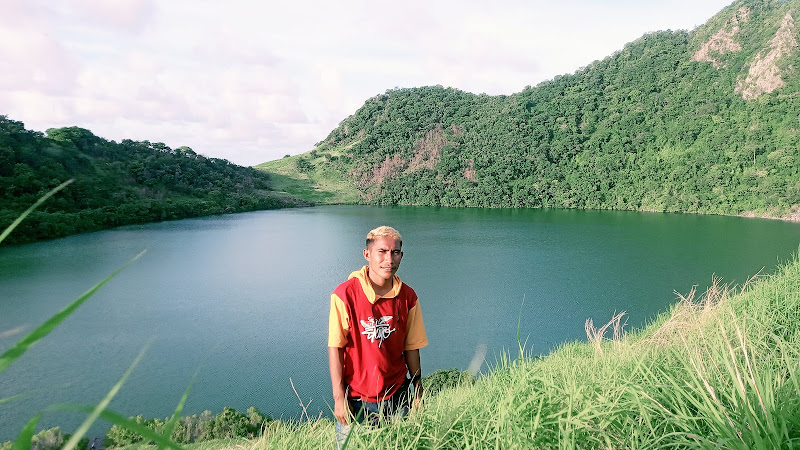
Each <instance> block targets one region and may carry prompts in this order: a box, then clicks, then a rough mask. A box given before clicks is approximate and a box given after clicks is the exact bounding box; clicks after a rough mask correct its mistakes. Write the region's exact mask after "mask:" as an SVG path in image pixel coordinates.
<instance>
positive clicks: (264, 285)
mask: <svg viewBox="0 0 800 450" xmlns="http://www.w3.org/2000/svg"><path fill="white" fill-rule="evenodd" d="M384 224H386V225H391V226H394V227H395V228H397V229H398V230H399V231H400V232H401V233H402V234H403V238H404V243H403V250H404V254H405V256H404V258H403V263H402V265H401V267H400V270H399V272H398V275H399V276H400V277H401V278H402V279H403V280H404V281H405V282H407V283H408V284H409V285H411V286H412V287H414V289H415V290H416V291H417V293H418V294H419V296H420V301H421V305H422V312H423V316H424V320H425V325H426V329H427V334H428V340H429V341H430V345H429V346H428V347H426V348H424V349H422V351H421V355H422V367H423V372H424V373H430V372H431V371H434V370H437V369H449V368H457V369H461V370H465V369H466V368H467V367H468V366H469V364H470V361H471V360H472V358H473V356H474V355H475V353H476V349H481V348H485V349H486V351H487V353H486V361H487V363H485V364H484V365H483V366H482V370H483V371H484V372H486V368H487V364H489V365H491V364H492V363H493V361H495V360H496V358H497V357H499V354H500V352H501V351H503V349H508V350H509V351H511V352H512V353H513V354H516V352H517V348H518V344H517V332H518V324H519V333H520V336H521V338H522V340H523V341H525V342H526V343H527V348H528V349H529V350H530V351H531V352H532V353H534V354H546V353H548V352H550V351H552V350H553V349H555V348H557V346H558V345H559V344H561V343H564V342H568V341H574V340H585V339H586V337H585V332H584V323H585V321H586V319H589V318H591V319H593V321H594V323H595V324H604V323H605V322H607V321H608V320H609V319H611V317H612V316H613V315H614V314H615V313H616V312H621V311H626V312H627V316H626V317H627V329H631V328H636V327H640V326H642V325H644V324H645V323H647V322H648V321H649V320H651V319H653V318H654V317H655V316H656V315H657V314H658V313H659V312H663V311H666V310H667V309H668V307H669V305H671V304H673V303H675V302H676V299H677V295H676V292H678V293H682V294H686V293H688V292H689V291H690V290H691V289H692V287H693V286H695V285H696V286H698V290H699V291H701V292H702V291H703V290H704V288H705V286H707V285H708V284H710V282H711V280H712V277H713V276H717V277H721V278H722V280H723V282H727V283H732V284H739V285H741V284H742V283H744V282H746V281H747V280H748V278H750V277H751V276H753V275H755V274H756V273H758V272H759V271H762V273H771V272H772V271H773V270H774V269H775V267H776V265H778V264H779V263H780V262H783V261H786V260H788V259H789V258H791V257H792V255H793V254H794V253H796V252H797V250H798V245H800V224H796V223H787V222H782V221H774V220H763V219H745V218H737V217H718V216H696V215H677V214H660V213H638V212H609V211H578V210H507V209H500V210H485V209H459V208H452V209H448V208H424V207H366V206H331V207H315V208H303V209H287V210H278V211H262V212H253V213H245V214H236V215H226V216H215V217H207V218H201V219H190V220H182V221H176V222H164V223H157V224H148V225H141V226H129V227H122V228H118V229H114V230H110V231H103V232H98V233H90V234H83V235H77V236H71V237H68V238H64V239H58V240H54V241H50V242H42V243H36V244H30V245H24V246H18V247H0V352H2V351H5V350H7V349H8V348H9V347H10V346H11V345H13V344H14V343H15V342H16V341H17V340H19V339H20V338H22V337H23V336H24V335H25V334H27V333H28V332H30V331H31V330H32V329H33V328H35V327H36V326H38V325H39V324H41V323H42V322H43V321H45V320H46V319H47V318H49V317H50V316H52V315H53V314H55V313H56V312H58V311H59V310H61V309H62V308H63V307H64V306H66V305H67V304H68V303H70V302H71V301H72V300H74V299H75V298H77V297H78V296H79V295H81V294H82V293H83V292H85V291H86V290H87V289H88V288H89V287H91V286H92V285H94V284H95V283H97V282H99V281H101V280H102V279H103V278H105V277H106V276H107V275H109V274H110V273H112V272H113V271H114V270H116V269H117V268H119V267H121V266H122V265H123V264H125V262H126V261H128V260H129V259H130V258H132V257H133V256H135V255H136V254H138V253H139V252H141V251H142V250H145V249H146V250H147V253H146V254H145V255H144V256H143V257H142V258H141V259H140V260H139V261H138V262H136V263H135V264H133V265H131V266H130V267H128V268H127V269H126V270H125V271H123V272H122V273H121V274H120V275H119V276H118V277H117V278H115V279H114V280H112V281H111V282H110V283H108V284H107V285H106V286H105V287H103V288H102V289H101V290H100V291H99V292H98V293H97V294H96V295H95V296H94V297H92V298H91V299H89V300H88V301H87V302H86V303H85V304H84V305H83V306H82V307H81V308H80V309H79V310H78V311H77V312H76V313H75V314H73V315H72V316H71V317H69V318H68V319H67V320H66V321H65V322H64V323H63V324H62V325H61V326H59V327H58V328H57V329H56V330H55V331H53V332H52V333H51V334H50V335H49V336H47V337H46V338H45V339H44V340H42V341H40V342H39V343H37V344H36V345H35V346H34V347H33V348H31V349H30V350H29V351H28V352H27V353H26V354H25V355H24V356H23V357H21V358H20V359H19V360H17V361H16V362H15V363H14V364H12V365H11V366H10V367H9V368H8V369H6V370H5V371H4V372H2V373H0V399H2V398H7V397H11V396H14V395H17V394H22V395H21V396H20V397H19V398H15V399H13V400H11V401H8V402H5V403H2V404H0V442H2V441H7V440H12V439H15V438H16V436H17V434H18V433H19V431H20V429H21V428H22V427H23V425H24V424H25V423H26V422H27V421H28V420H29V419H30V418H32V417H33V416H34V415H35V414H36V413H38V412H40V411H42V410H43V409H44V408H45V407H47V406H48V405H52V404H56V403H81V404H95V403H97V402H98V401H100V400H101V399H102V398H103V396H104V395H105V394H106V393H107V392H108V390H109V389H110V388H111V387H112V386H113V385H114V384H115V383H116V382H117V380H118V379H119V377H120V376H121V375H122V374H123V373H124V371H125V370H126V369H127V367H128V366H129V365H130V363H131V362H132V361H133V360H134V358H135V357H136V355H137V354H138V353H139V351H140V350H141V349H142V348H143V347H144V346H146V345H149V347H148V350H147V353H146V355H145V357H144V359H143V360H142V362H141V363H140V365H139V366H138V367H137V369H136V370H135V372H134V373H133V375H132V376H131V377H130V379H129V380H128V382H127V383H126V384H125V385H124V386H123V388H122V389H121V390H120V392H119V394H118V395H117V397H116V398H115V399H114V400H113V401H112V403H111V409H113V410H115V411H117V412H119V413H121V414H123V415H126V416H132V415H137V414H142V415H144V416H145V417H146V418H152V417H160V418H164V417H167V416H169V415H171V414H172V411H174V409H175V406H176V405H177V404H178V402H179V400H180V397H181V395H182V394H183V392H184V390H185V389H186V387H187V386H188V385H189V383H190V381H191V380H192V377H193V375H195V374H197V376H196V379H195V382H194V385H193V387H192V390H191V392H190V395H189V398H188V401H187V403H186V406H185V407H184V415H186V414H200V413H201V412H202V411H203V410H206V409H208V410H211V411H212V412H213V413H214V414H216V413H219V412H221V411H222V408H223V406H231V407H234V408H236V409H237V410H239V411H245V410H246V409H247V408H248V407H250V406H256V407H258V408H259V409H260V410H261V411H262V412H263V413H265V414H269V415H272V416H273V417H275V418H279V417H283V418H287V419H288V418H298V417H299V416H300V413H301V411H302V410H301V407H300V401H301V400H302V402H303V403H304V404H306V405H308V411H309V413H310V414H312V415H317V414H319V413H320V412H323V413H324V414H329V409H330V408H331V404H332V400H331V398H330V397H331V394H330V379H329V376H328V370H327V349H326V345H327V344H326V337H327V319H328V307H329V298H330V297H329V296H330V292H331V291H332V290H333V288H334V287H335V286H336V285H337V284H338V283H340V282H342V281H344V280H345V279H346V278H347V275H348V274H349V273H350V272H351V271H352V270H355V269H358V268H360V267H361V266H362V265H363V264H364V260H363V257H362V255H361V249H362V248H363V246H364V236H365V235H366V233H367V231H369V230H370V229H371V228H374V227H376V226H378V225H384ZM292 383H293V384H294V388H295V389H296V391H297V394H298V395H299V396H300V399H298V398H297V395H296V394H295V392H294V390H293V389H292ZM82 419H83V417H82V416H81V415H79V414H77V413H75V414H72V413H55V412H47V413H45V415H44V416H43V418H42V420H41V421H40V425H41V426H44V427H50V426H55V425H61V426H62V429H63V430H64V431H65V432H73V431H74V429H75V427H76V426H77V425H78V424H79V423H80V421H82ZM107 426H108V424H106V423H102V422H101V423H99V424H98V425H97V426H96V427H95V428H94V429H93V433H95V434H97V433H99V432H102V430H103V429H104V428H106V427H107ZM98 430H99V431H98Z"/></svg>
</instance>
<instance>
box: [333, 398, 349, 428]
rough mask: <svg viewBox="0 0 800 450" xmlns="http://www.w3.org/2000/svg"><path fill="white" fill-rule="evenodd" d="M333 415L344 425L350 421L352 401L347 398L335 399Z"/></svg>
mask: <svg viewBox="0 0 800 450" xmlns="http://www.w3.org/2000/svg"><path fill="white" fill-rule="evenodd" d="M333 415H334V416H336V420H338V421H339V423H340V424H342V425H347V424H349V423H350V403H349V402H348V401H347V399H346V398H343V399H336V400H334V405H333Z"/></svg>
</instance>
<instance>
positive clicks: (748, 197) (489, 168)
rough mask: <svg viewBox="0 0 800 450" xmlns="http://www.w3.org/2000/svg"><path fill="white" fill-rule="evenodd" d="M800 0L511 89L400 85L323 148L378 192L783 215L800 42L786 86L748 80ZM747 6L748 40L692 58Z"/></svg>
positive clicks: (666, 36) (795, 154) (795, 193)
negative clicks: (759, 87)
mask: <svg viewBox="0 0 800 450" xmlns="http://www.w3.org/2000/svg"><path fill="white" fill-rule="evenodd" d="M798 3H799V2H798V1H797V0H792V1H787V2H778V1H771V0H767V1H761V0H744V1H739V2H736V3H734V4H733V5H731V6H730V7H728V8H726V9H725V10H723V12H722V13H720V15H719V17H715V18H714V19H712V20H711V21H710V22H709V24H710V25H708V26H706V27H702V28H699V29H698V30H695V31H693V32H691V33H688V32H684V31H661V32H656V33H650V34H647V35H645V36H643V37H641V38H640V39H637V40H636V41H634V42H631V43H630V44H628V45H626V46H625V47H624V48H623V49H622V50H620V51H618V52H616V53H615V54H613V55H611V56H610V57H608V58H606V59H604V60H602V61H595V62H593V63H591V64H589V65H588V66H587V67H585V68H582V69H581V70H579V71H577V72H575V73H574V74H569V75H564V76H558V77H556V78H555V79H553V80H550V81H547V82H544V83H541V84H539V85H538V86H535V87H530V86H529V87H526V88H525V89H523V90H522V91H521V92H519V93H517V94H513V95H509V96H487V95H474V94H470V93H466V92H462V91H459V90H456V89H451V88H443V87H441V86H429V87H422V88H412V89H393V90H389V91H387V92H386V93H384V94H382V95H378V96H375V97H373V98H371V99H369V100H367V101H366V103H365V104H364V106H362V107H361V108H360V109H359V110H358V111H356V112H355V113H354V114H353V115H352V116H350V117H348V118H347V119H345V120H344V121H343V122H342V123H341V124H340V126H339V127H338V128H336V129H335V130H333V131H332V132H331V133H330V135H329V136H328V137H327V138H326V139H325V140H324V141H322V142H321V143H319V144H318V147H317V148H316V149H315V151H316V154H317V155H325V154H329V155H334V154H336V155H341V156H339V157H338V158H337V159H335V160H334V159H332V158H329V160H328V161H329V163H330V165H331V166H332V167H334V168H336V169H337V170H339V172H340V174H341V175H342V177H345V178H348V179H350V180H351V181H352V182H353V183H354V184H355V185H356V186H357V187H358V188H359V190H360V193H361V198H362V200H363V201H364V202H367V203H380V204H407V205H445V206H478V207H567V208H597V209H636V210H656V211H686V212H707V213H721V214H737V213H744V212H747V211H754V212H757V213H761V214H771V215H782V214H785V213H787V212H788V211H789V210H790V209H791V208H792V207H796V205H798V204H800V174H799V173H798V171H800V148H799V146H798V132H799V131H798V130H799V129H800V125H798V112H800V97H799V96H797V92H798V88H799V87H800V75H799V74H798V72H797V69H796V68H797V67H800V56H798V54H797V52H795V53H794V54H789V55H785V56H784V57H783V60H782V62H781V67H783V68H784V69H783V71H782V75H783V79H784V80H785V82H786V86H784V87H783V88H781V89H778V90H775V91H774V92H772V93H766V94H762V95H761V96H760V97H758V98H756V99H754V100H749V99H748V100H745V99H743V98H742V96H741V95H739V94H737V93H736V92H735V86H736V83H737V80H738V79H741V78H742V77H743V76H744V75H745V74H746V73H747V70H748V69H749V65H748V64H749V63H748V61H750V60H751V59H752V56H753V55H755V54H757V53H758V52H762V51H764V49H765V48H766V47H765V46H768V45H769V42H770V39H771V36H773V35H774V33H775V31H776V30H777V27H778V25H779V23H780V19H781V18H782V17H783V16H784V15H785V14H786V12H787V11H789V10H790V9H791V8H795V9H794V10H797V8H796V7H797V6H800V5H798ZM743 7H744V8H749V10H750V11H751V13H750V19H749V22H746V23H744V22H743V23H740V30H741V31H740V34H739V35H738V36H739V39H740V40H741V41H742V42H741V46H742V50H740V51H738V52H727V53H723V54H721V55H716V54H714V56H715V57H718V58H719V59H720V61H721V62H722V64H720V65H717V66H715V64H713V63H711V62H706V61H693V60H692V55H693V54H694V53H695V52H696V51H697V48H699V46H700V45H701V43H702V41H703V39H708V37H709V36H710V35H711V34H712V33H713V32H714V31H716V29H715V28H714V27H720V26H722V25H723V24H724V22H725V20H727V19H726V18H727V17H728V16H729V15H732V14H734V13H735V12H736V11H737V9H739V8H743ZM431 133H433V134H437V135H438V136H440V137H441V141H440V143H439V145H436V146H431V145H428V143H429V142H430V141H431V139H430V136H431ZM303 164H304V171H306V172H312V169H313V168H309V167H307V164H306V162H304V163H303Z"/></svg>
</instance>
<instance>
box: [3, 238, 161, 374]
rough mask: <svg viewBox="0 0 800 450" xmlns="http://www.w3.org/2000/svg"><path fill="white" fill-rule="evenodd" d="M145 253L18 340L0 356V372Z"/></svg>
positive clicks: (134, 258)
mask: <svg viewBox="0 0 800 450" xmlns="http://www.w3.org/2000/svg"><path fill="white" fill-rule="evenodd" d="M146 251H147V250H144V251H142V252H141V253H139V254H138V255H136V256H135V257H133V259H131V260H130V261H128V262H127V263H126V264H125V265H124V266H122V267H120V268H119V269H117V271H116V272H114V273H112V274H111V275H109V276H108V277H107V278H106V279H105V280H103V281H101V282H99V283H97V284H96V285H94V287H92V288H91V289H89V290H88V291H86V292H85V293H84V294H83V295H81V296H80V297H78V299H77V300H75V301H73V302H72V303H70V304H69V305H68V306H67V307H66V308H64V309H62V310H61V312H59V313H58V314H56V315H54V316H53V317H51V318H50V319H49V320H48V321H47V322H45V323H43V324H42V325H40V326H39V328H37V329H35V330H33V331H32V332H31V333H30V334H28V335H27V336H25V337H24V338H22V340H20V341H19V342H17V343H16V344H14V346H13V347H11V348H10V349H8V350H6V352H5V353H3V354H2V355H0V372H2V371H3V370H5V368H6V367H8V366H9V365H11V363H13V362H14V361H16V360H17V358H19V357H20V356H22V354H23V353H25V352H26V351H27V350H28V349H29V348H30V347H31V346H32V345H33V344H35V343H36V342H38V341H39V340H40V339H42V338H43V337H45V336H47V334H48V333H50V332H51V331H53V329H54V328H55V327H57V326H58V325H59V324H60V323H61V322H63V321H64V319H66V318H67V317H68V316H69V315H70V314H72V313H73V312H74V311H75V310H76V309H78V307H79V306H81V305H82V304H83V302H85V301H86V299H88V298H89V297H91V296H92V295H93V294H94V293H95V292H97V290H98V289H100V288H101V287H103V285H105V284H106V283H108V282H109V281H110V280H111V279H112V278H114V277H115V276H117V275H118V274H119V273H120V272H122V271H123V270H124V269H125V268H126V267H128V266H129V265H131V264H132V263H133V262H134V261H136V260H137V259H139V258H140V257H141V256H142V255H144V253H145V252H146Z"/></svg>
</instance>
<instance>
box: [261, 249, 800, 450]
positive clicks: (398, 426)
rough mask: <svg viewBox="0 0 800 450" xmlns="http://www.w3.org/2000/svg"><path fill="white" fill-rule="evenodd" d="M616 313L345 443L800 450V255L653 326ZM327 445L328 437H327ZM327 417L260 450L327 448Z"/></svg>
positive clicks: (266, 440) (685, 299) (683, 303)
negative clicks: (629, 326)
mask: <svg viewBox="0 0 800 450" xmlns="http://www.w3.org/2000/svg"><path fill="white" fill-rule="evenodd" d="M623 325H624V321H623V320H622V316H621V315H616V316H615V317H614V318H613V319H612V320H611V321H610V322H609V324H608V325H606V326H603V327H599V328H596V327H594V325H593V324H592V323H591V322H587V326H586V328H587V336H588V338H589V339H588V341H587V342H583V343H570V344H567V345H564V346H562V347H561V348H559V349H557V350H556V351H554V352H552V353H551V354H550V355H549V356H547V357H545V358H533V357H531V355H527V354H525V352H524V350H523V351H521V352H520V355H511V354H507V353H506V354H504V355H503V356H502V357H501V358H500V359H499V360H498V361H497V362H496V363H495V364H494V366H493V368H492V370H491V371H490V373H489V374H487V375H486V376H484V377H482V378H480V379H479V380H478V381H477V382H476V383H475V384H474V385H463V386H458V387H456V388H454V389H449V390H445V391H442V392H441V393H439V394H438V395H437V396H435V397H433V398H430V399H428V400H427V402H426V404H425V407H424V409H423V410H421V411H418V412H416V413H415V414H414V415H412V416H411V417H409V418H407V419H406V420H402V421H398V422H395V423H393V424H391V425H389V426H386V427H383V428H377V429H370V430H367V432H365V433H361V434H353V435H352V438H351V439H350V441H349V442H348V448H350V449H359V448H369V449H372V448H380V449H418V448H423V449H448V448H452V449H489V448H492V449H508V448H524V449H527V448H546V449H573V448H596V449H621V448H625V449H660V448H665V449H667V448H668V449H675V448H680V449H683V448H698V449H706V448H708V449H711V448H714V449H716V448H726V449H775V448H795V447H800V377H798V375H800V345H798V344H800V333H799V332H798V330H799V329H800V260H798V259H797V258H796V257H795V259H794V260H793V261H792V262H790V263H789V264H787V265H785V266H783V267H782V268H780V269H779V270H778V272H777V273H776V274H775V275H773V276H769V277H761V279H759V280H755V281H752V282H750V283H747V284H746V286H745V287H744V288H740V289H738V290H734V289H733V288H731V287H728V286H724V285H721V284H720V283H719V282H718V281H716V280H715V281H714V283H713V284H712V286H711V287H710V288H709V289H708V290H707V291H706V292H705V293H704V294H703V295H702V296H700V298H696V292H694V291H691V292H690V293H689V294H687V295H686V296H682V297H680V301H679V302H678V303H677V304H676V305H675V306H674V307H673V308H672V309H671V310H670V311H669V312H667V313H664V314H662V315H661V316H660V317H658V318H657V319H656V320H655V321H654V322H653V323H651V324H650V325H649V326H647V327H645V328H643V329H641V330H637V331H634V332H630V333H625V331H624V329H623V328H624V327H623ZM326 439H327V441H326ZM333 439H334V433H333V425H332V424H331V422H330V421H328V420H324V419H323V420H319V421H312V422H310V423H307V424H305V425H304V426H298V427H296V428H287V429H283V430H281V432H280V433H274V434H265V436H264V437H262V438H261V439H259V440H255V441H251V445H250V447H249V448H252V449H273V448H293V449H312V448H314V449H316V448H323V447H331V446H332V445H333V444H332V443H333Z"/></svg>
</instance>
